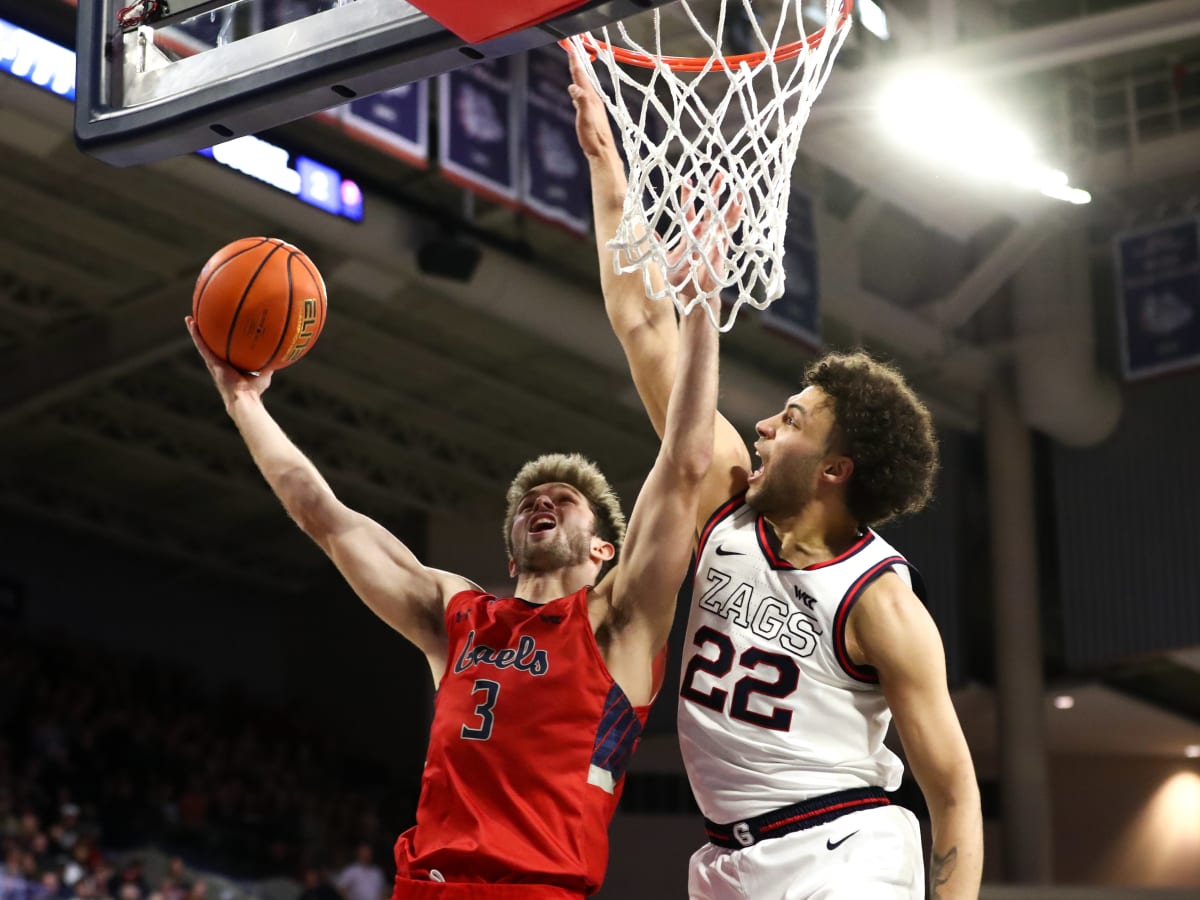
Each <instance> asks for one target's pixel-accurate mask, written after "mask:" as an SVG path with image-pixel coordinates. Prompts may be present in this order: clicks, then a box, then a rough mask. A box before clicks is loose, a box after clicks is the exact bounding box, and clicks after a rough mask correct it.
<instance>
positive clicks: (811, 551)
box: [767, 499, 862, 568]
mask: <svg viewBox="0 0 1200 900" xmlns="http://www.w3.org/2000/svg"><path fill="white" fill-rule="evenodd" d="M767 521H768V522H770V524H771V527H772V528H774V529H775V535H776V537H778V538H779V544H780V550H781V552H782V554H783V558H784V559H786V560H787V561H788V562H790V563H791V564H792V565H793V566H796V567H798V568H803V567H804V566H811V565H813V564H814V563H819V562H825V561H826V560H830V559H833V558H835V557H837V556H841V555H842V554H843V553H845V552H846V551H847V550H849V549H850V548H851V547H852V546H854V544H855V543H857V541H858V539H859V537H860V536H861V534H862V528H861V526H860V525H859V524H858V522H857V521H855V519H854V518H853V517H852V516H851V515H850V513H849V512H848V511H847V510H846V507H845V505H844V504H842V503H840V502H832V503H831V502H827V501H824V500H821V499H814V500H812V501H811V502H809V503H807V504H805V506H804V508H803V509H801V510H800V511H799V512H798V513H797V514H796V515H794V516H791V517H785V518H770V519H768V520H767Z"/></svg>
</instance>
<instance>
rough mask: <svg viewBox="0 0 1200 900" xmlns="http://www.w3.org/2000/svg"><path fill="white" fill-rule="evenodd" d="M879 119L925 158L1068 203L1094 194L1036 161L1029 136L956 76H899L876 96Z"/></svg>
mask: <svg viewBox="0 0 1200 900" xmlns="http://www.w3.org/2000/svg"><path fill="white" fill-rule="evenodd" d="M878 110H879V117H880V120H881V122H882V124H883V126H884V128H885V130H886V131H887V132H888V135H889V136H890V137H891V138H892V139H893V140H895V141H897V142H899V143H901V144H902V145H904V146H906V147H907V148H908V149H909V150H910V151H911V152H915V153H917V154H918V155H920V156H923V157H925V158H926V159H929V160H932V161H934V162H937V163H939V164H940V165H943V166H945V167H947V168H951V169H955V170H958V171H961V172H964V173H967V174H970V175H974V176H975V177H980V178H986V179H992V180H1000V181H1004V182H1008V183H1010V184H1013V185H1016V186H1018V187H1021V188H1025V189H1032V190H1037V191H1040V192H1041V193H1042V194H1044V195H1046V196H1047V197H1051V198H1053V199H1055V200H1063V201H1066V202H1068V203H1075V204H1080V203H1088V202H1090V201H1091V199H1092V195H1091V194H1089V193H1088V192H1087V191H1085V190H1081V189H1080V188H1077V187H1073V186H1072V185H1071V184H1070V178H1069V177H1068V176H1067V174H1066V173H1065V172H1062V171H1060V170H1058V169H1056V168H1054V167H1053V166H1050V165H1048V164H1047V163H1045V162H1043V161H1042V160H1040V159H1038V156H1037V150H1036V148H1035V147H1034V145H1033V141H1031V140H1030V138H1029V136H1028V135H1027V134H1025V132H1024V131H1023V130H1022V129H1021V128H1019V127H1018V126H1017V125H1015V124H1014V123H1012V122H1010V121H1008V120H1007V119H1006V118H1005V116H1004V115H1003V114H1002V113H1001V112H1000V111H999V110H997V109H994V108H992V107H991V106H989V105H988V103H987V102H986V101H985V100H984V99H983V98H981V97H978V96H976V95H974V94H973V93H972V92H971V91H969V90H968V89H967V87H966V86H965V85H964V84H963V83H962V82H961V81H960V80H958V79H956V78H954V77H953V76H951V75H948V74H946V73H942V72H914V73H909V74H907V75H904V76H902V77H900V78H897V79H896V80H894V81H893V82H891V83H890V84H889V85H888V86H887V87H886V88H885V89H884V90H883V92H882V93H881V94H880V96H879V100H878Z"/></svg>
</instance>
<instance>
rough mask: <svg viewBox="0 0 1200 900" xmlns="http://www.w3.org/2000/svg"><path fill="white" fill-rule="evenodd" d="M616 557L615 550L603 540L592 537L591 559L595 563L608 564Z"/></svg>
mask: <svg viewBox="0 0 1200 900" xmlns="http://www.w3.org/2000/svg"><path fill="white" fill-rule="evenodd" d="M616 555H617V548H616V547H615V546H614V545H612V544H610V543H609V542H608V541H606V540H605V539H604V538H602V537H599V536H596V535H593V536H592V559H594V560H595V561H596V562H608V561H609V560H610V559H612V558H613V557H614V556H616Z"/></svg>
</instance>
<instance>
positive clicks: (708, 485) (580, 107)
mask: <svg viewBox="0 0 1200 900" xmlns="http://www.w3.org/2000/svg"><path fill="white" fill-rule="evenodd" d="M570 60H571V78H572V84H571V85H570V88H569V91H570V95H571V99H572V101H573V102H574V104H575V110H576V119H575V125H576V136H577V137H578V139H579V144H580V147H581V148H582V149H583V152H584V155H585V156H586V157H587V160H588V167H589V170H590V172H591V182H592V212H593V216H594V219H595V229H596V250H597V253H598V254H599V260H600V285H601V288H602V289H603V292H604V308H605V311H606V313H607V314H608V319H609V322H610V323H611V324H612V327H613V331H614V332H615V333H616V336H617V339H618V340H619V341H620V342H621V347H622V349H623V350H624V351H625V358H626V360H627V361H628V363H629V371H630V374H631V375H632V376H633V383H634V386H635V387H636V388H637V392H638V396H639V397H640V398H641V400H642V405H643V406H644V407H645V409H646V414H647V415H648V416H649V417H650V422H651V424H653V426H654V430H655V431H656V432H657V433H658V435H659V437H663V436H664V435H665V430H666V426H667V405H668V401H669V398H670V396H671V388H672V386H673V384H674V381H675V374H676V372H677V371H678V366H677V365H676V355H677V354H678V352H679V345H680V334H679V330H678V327H677V326H676V319H675V309H674V307H673V305H672V304H670V303H667V302H662V301H660V302H654V301H650V300H648V299H647V297H646V292H645V288H644V284H643V281H642V275H641V274H640V273H618V272H615V271H614V270H613V266H612V251H611V250H610V249H609V247H608V239H609V238H610V237H611V236H612V235H613V234H615V233H616V230H617V225H618V223H619V222H620V221H621V211H622V208H623V205H624V202H625V190H626V177H625V166H624V163H623V162H622V161H621V157H620V155H619V154H618V153H617V147H616V144H615V142H614V140H613V134H612V129H611V127H610V126H609V122H608V115H607V113H606V112H605V109H604V102H603V101H602V100H601V99H600V97H599V95H597V93H596V90H595V88H594V87H593V86H592V84H591V82H590V81H589V80H588V78H587V75H586V74H585V73H584V70H583V66H584V65H586V63H584V62H582V61H581V60H580V59H579V58H578V57H577V56H576V55H575V54H574V53H571V54H570ZM731 202H732V198H731ZM653 277H654V278H656V279H657V278H659V277H661V275H660V274H658V273H654V275H653ZM715 433H716V438H715V442H714V450H713V453H714V461H713V465H712V467H711V468H710V470H709V475H708V476H707V478H706V480H705V483H704V485H703V486H702V498H701V501H700V503H699V507H698V508H699V513H698V515H699V517H700V518H702V519H703V518H707V517H708V515H709V513H710V512H712V508H714V507H715V506H716V505H717V504H719V503H720V502H721V501H722V500H724V499H726V498H727V497H729V496H731V495H732V494H734V493H736V492H737V491H739V490H741V489H742V488H743V487H744V486H745V475H746V473H747V472H748V471H749V467H750V457H749V453H748V452H747V450H746V445H745V442H744V441H743V440H742V438H741V436H740V435H738V433H737V430H736V429H735V428H734V427H733V426H732V425H731V424H730V423H729V422H728V421H727V420H726V419H725V417H724V416H721V415H720V414H718V415H717V419H716V425H715ZM697 524H698V525H699V524H702V523H697Z"/></svg>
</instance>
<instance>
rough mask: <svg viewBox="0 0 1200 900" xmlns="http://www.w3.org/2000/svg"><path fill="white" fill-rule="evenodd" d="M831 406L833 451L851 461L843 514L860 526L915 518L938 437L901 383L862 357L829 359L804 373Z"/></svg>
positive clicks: (927, 489)
mask: <svg viewBox="0 0 1200 900" xmlns="http://www.w3.org/2000/svg"><path fill="white" fill-rule="evenodd" d="M804 383H805V385H815V386H816V387H819V388H820V389H821V390H822V391H824V392H825V393H826V395H828V397H829V399H830V401H831V402H832V404H833V408H832V412H833V420H834V427H833V431H832V432H831V434H830V448H831V449H834V450H836V452H838V453H844V454H845V455H846V456H849V457H850V458H851V459H852V460H853V461H854V473H853V474H852V475H851V476H850V481H849V483H848V484H847V486H846V507H847V508H848V509H849V511H850V514H851V515H852V516H854V518H855V519H856V520H857V521H858V522H859V524H861V525H864V526H865V525H880V524H882V523H884V522H886V521H888V520H889V519H892V518H895V517H896V516H900V515H904V514H905V513H912V512H917V511H918V510H920V509H921V508H923V507H924V506H925V504H926V503H927V502H928V501H929V498H930V496H932V494H933V478H934V475H936V474H937V469H938V445H937V436H936V435H935V433H934V430H933V419H932V417H931V416H930V415H929V410H928V409H927V408H926V407H925V404H924V403H922V402H921V401H920V399H919V398H918V397H917V395H916V394H914V393H913V391H912V388H910V387H909V386H908V384H907V383H906V382H905V381H904V376H903V375H901V374H900V373H899V372H898V371H897V370H896V369H894V368H892V367H891V366H889V365H888V364H886V363H882V362H879V361H878V360H875V359H872V358H871V357H870V356H868V355H867V354H866V353H863V352H861V351H859V352H855V353H830V354H827V355H825V356H823V357H821V358H820V359H818V360H816V361H814V362H813V363H812V364H810V365H809V367H808V368H807V369H806V370H805V372H804Z"/></svg>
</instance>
